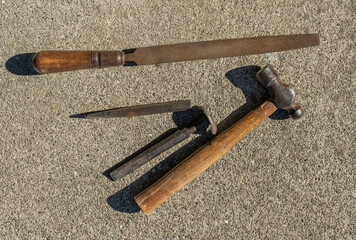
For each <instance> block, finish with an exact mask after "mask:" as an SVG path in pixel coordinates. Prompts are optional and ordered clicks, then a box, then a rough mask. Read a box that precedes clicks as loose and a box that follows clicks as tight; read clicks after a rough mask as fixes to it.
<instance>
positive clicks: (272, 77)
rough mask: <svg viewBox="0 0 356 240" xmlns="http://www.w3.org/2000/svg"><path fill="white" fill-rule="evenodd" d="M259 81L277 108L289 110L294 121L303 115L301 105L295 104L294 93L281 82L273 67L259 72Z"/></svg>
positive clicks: (267, 67) (270, 66)
mask: <svg viewBox="0 0 356 240" xmlns="http://www.w3.org/2000/svg"><path fill="white" fill-rule="evenodd" d="M257 79H258V81H259V82H260V83H261V84H262V85H263V86H265V87H266V88H267V89H268V91H269V94H270V95H271V97H272V102H273V103H274V105H276V107H277V108H281V109H284V110H287V111H288V113H289V114H290V115H291V116H292V117H293V118H294V119H298V118H300V117H301V116H302V115H303V112H302V110H301V109H300V106H299V104H298V103H296V102H295V93H294V91H293V90H292V89H291V88H290V87H289V86H288V85H287V84H285V83H284V82H282V81H281V80H280V78H279V76H278V74H277V72H276V71H275V70H274V68H273V67H272V65H267V66H266V67H264V68H262V69H261V70H260V71H258V72H257Z"/></svg>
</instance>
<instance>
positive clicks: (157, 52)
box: [124, 34, 320, 65]
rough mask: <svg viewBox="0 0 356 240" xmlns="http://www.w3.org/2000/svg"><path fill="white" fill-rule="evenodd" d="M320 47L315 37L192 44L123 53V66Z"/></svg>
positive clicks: (288, 36)
mask: <svg viewBox="0 0 356 240" xmlns="http://www.w3.org/2000/svg"><path fill="white" fill-rule="evenodd" d="M319 44H320V39H319V35H318V34H299V35H279V36H265V37H251V38H240V39H226V40H214V41H207V42H192V43H182V44H172V45H162V46H152V47H142V48H136V49H128V50H124V52H125V63H126V65H146V64H157V63H169V62H180V61H191V60H198V59H209V58H221V57H233V56H242V55H252V54H262V53H269V52H280V51H286V50H292V49H298V48H306V47H311V46H316V45H319Z"/></svg>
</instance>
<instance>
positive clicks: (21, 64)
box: [5, 53, 40, 76]
mask: <svg viewBox="0 0 356 240" xmlns="http://www.w3.org/2000/svg"><path fill="white" fill-rule="evenodd" d="M34 55H35V53H23V54H18V55H15V56H13V57H11V58H9V59H8V60H7V61H6V63H5V68H6V69H7V70H8V71H9V72H11V73H13V74H16V75H22V76H33V75H40V74H39V73H38V72H36V70H35V69H34V67H33V64H32V58H33V56H34Z"/></svg>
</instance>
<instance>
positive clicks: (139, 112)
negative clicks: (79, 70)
mask: <svg viewBox="0 0 356 240" xmlns="http://www.w3.org/2000/svg"><path fill="white" fill-rule="evenodd" d="M189 108H191V103H190V101H189V100H183V101H172V102H163V103H153V104H147V105H138V106H130V107H122V108H113V109H108V110H103V111H95V112H88V113H83V114H78V115H73V116H72V117H78V116H79V117H81V118H117V117H136V116H143V115H150V114H158V113H167V112H177V111H184V110H187V109H189Z"/></svg>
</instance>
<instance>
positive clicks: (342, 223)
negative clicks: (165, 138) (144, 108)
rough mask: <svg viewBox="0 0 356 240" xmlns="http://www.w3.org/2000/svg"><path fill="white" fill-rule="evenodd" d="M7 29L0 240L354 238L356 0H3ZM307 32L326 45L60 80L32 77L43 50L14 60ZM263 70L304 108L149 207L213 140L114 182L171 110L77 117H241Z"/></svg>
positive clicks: (190, 144) (1, 94) (0, 68)
mask: <svg viewBox="0 0 356 240" xmlns="http://www.w3.org/2000/svg"><path fill="white" fill-rule="evenodd" d="M0 27H1V34H0V51H1V58H0V103H1V105H0V106H1V107H0V114H1V117H0V163H1V164H0V174H1V177H0V238H1V239H355V229H356V227H355V220H356V219H355V218H356V217H355V216H356V214H355V198H356V188H355V110H356V109H355V2H354V1H351V0H348V1H331V0H329V1H293V0H286V1H262V0H259V1H218V0H211V1H192V2H191V3H189V2H188V1H146V0H123V1H114V0H111V1H110V0H91V1H64V0H61V1H54V0H53V1H43V0H37V1H20V0H13V1H10V0H2V1H1V2H0ZM296 33H319V34H320V36H321V45H320V46H319V47H313V48H308V49H300V50H294V51H288V52H281V53H275V54H265V55H256V56H244V57H234V58H224V59H215V60H202V61H195V62H189V63H173V64H160V65H153V66H142V67H126V68H123V67H121V68H110V69H97V70H84V71H77V72H67V73H59V74H52V75H21V74H31V72H27V73H26V72H25V71H26V69H27V68H28V65H26V62H24V61H21V57H22V58H25V59H26V57H27V58H28V57H29V56H31V54H29V55H20V56H17V55H19V54H27V53H34V52H37V51H40V50H47V49H52V50H63V49H77V50H79V49H102V50H109V49H126V48H133V47H140V46H150V45H157V44H169V43H179V42H189V41H201V40H212V39H223V38H237V37H250V36H261V35H277V34H296ZM14 56H17V57H15V58H13V57H14ZM267 63H272V64H273V65H275V67H276V69H277V70H278V72H279V73H280V75H281V77H282V79H283V80H284V81H285V82H287V83H290V84H291V85H292V86H294V89H295V91H296V92H297V96H298V101H299V102H300V104H301V105H302V106H303V108H304V110H305V116H304V117H303V118H302V119H301V120H298V121H293V120H290V119H288V120H280V121H278V120H272V119H268V120H267V121H265V122H264V123H263V124H262V125H261V126H259V127H258V128H257V129H255V131H253V132H252V133H250V134H249V135H248V136H247V137H246V138H245V139H243V140H242V141H241V142H240V143H239V144H238V145H237V146H236V147H234V148H233V149H232V150H231V151H230V152H229V153H228V154H227V155H226V156H225V157H224V158H223V159H221V160H220V161H218V162H217V163H216V164H215V165H213V166H212V167H211V168H209V169H208V171H206V172H205V173H204V174H202V175H201V176H200V177H199V178H198V179H196V180H194V181H193V182H192V183H191V184H189V185H188V186H186V187H185V188H184V189H183V190H181V191H180V192H179V193H177V194H176V195H174V196H173V197H172V198H171V199H170V200H169V201H167V202H166V203H164V204H163V205H162V206H161V207H160V208H158V209H157V211H156V212H154V213H153V214H152V215H150V216H146V215H145V214H144V213H143V212H138V209H137V206H135V204H134V202H133V201H132V197H133V196H134V195H135V194H136V193H138V192H140V191H141V190H142V189H144V187H146V186H148V185H150V184H151V183H152V182H153V181H154V180H155V179H157V178H158V177H159V176H160V174H163V173H164V172H166V171H167V170H168V169H169V168H170V167H172V166H174V164H176V163H177V162H179V161H181V160H182V159H184V157H185V156H187V155H188V154H189V153H191V152H192V151H194V149H196V147H198V146H199V145H200V144H202V143H204V142H205V141H206V137H197V136H194V137H191V138H190V139H189V140H187V141H185V142H183V143H181V144H180V145H179V146H177V147H176V148H174V149H172V150H170V151H168V152H167V153H165V154H163V155H161V156H160V157H159V158H157V159H155V160H154V161H152V162H150V163H149V164H147V165H146V166H144V167H143V168H141V169H139V170H137V171H135V172H134V173H132V174H130V175H129V176H127V177H125V178H124V179H122V180H121V181H118V182H112V181H110V180H109V179H108V178H107V177H105V175H103V172H105V171H106V170H107V169H108V168H110V167H111V166H113V165H114V164H116V163H117V162H120V161H121V160H123V159H125V158H126V157H128V156H130V155H131V154H133V153H134V152H136V151H137V150H139V149H140V148H142V147H143V146H145V145H146V144H148V143H150V142H151V141H152V140H154V139H155V138H157V137H158V136H159V135H161V134H162V133H164V132H165V131H167V130H169V129H171V128H174V127H175V124H174V121H172V114H162V115H156V116H145V117H139V118H134V119H112V120H83V119H72V118H69V116H70V115H72V114H75V113H80V112H86V111H93V110H99V109H106V108H112V107H119V106H129V105H136V104H145V103H154V102H161V101H170V100H178V99H191V100H192V102H193V103H194V104H195V105H204V106H206V107H207V108H208V109H209V111H210V112H211V113H212V115H213V116H214V118H215V120H216V121H217V122H220V121H222V120H224V119H225V118H227V117H228V118H229V119H230V122H231V121H233V120H236V119H239V118H241V117H242V116H243V114H244V113H246V112H247V111H248V110H249V109H248V108H250V107H251V105H248V104H247V105H246V104H245V102H246V99H245V96H244V93H243V91H242V90H241V89H240V88H239V87H238V85H239V84H241V81H244V77H241V80H239V76H243V75H244V74H245V77H246V76H247V77H246V79H248V78H249V74H248V73H246V72H248V70H246V71H245V70H244V71H245V72H244V71H242V72H241V71H240V70H239V69H237V70H236V68H240V67H243V66H251V65H252V66H254V65H255V66H264V65H265V64H267ZM234 69H235V70H234ZM252 69H253V68H252ZM231 70H233V71H232V72H231ZM234 71H235V72H234ZM239 71H240V72H239ZM19 74H20V75H19ZM251 76H252V75H251ZM250 80H251V79H250ZM246 81H247V80H246ZM252 82H253V81H252ZM251 84H253V83H251ZM247 85H248V84H247ZM247 85H245V88H247V89H248V86H247ZM249 97H250V99H251V101H252V103H253V101H254V99H255V101H257V100H256V99H257V98H254V97H253V96H249ZM241 106H242V107H241ZM236 109H238V110H237V111H235V110H236ZM231 113H233V114H231ZM225 123H226V122H225ZM227 125H228V124H227V123H226V124H225V127H226V126H227ZM223 127H224V126H223ZM179 147H182V148H181V149H180V150H178V149H179ZM164 160H165V161H164ZM162 161H163V162H162ZM160 162H162V163H161V164H159V163H160ZM157 164H158V166H157Z"/></svg>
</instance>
